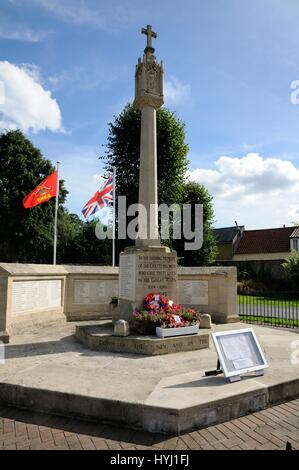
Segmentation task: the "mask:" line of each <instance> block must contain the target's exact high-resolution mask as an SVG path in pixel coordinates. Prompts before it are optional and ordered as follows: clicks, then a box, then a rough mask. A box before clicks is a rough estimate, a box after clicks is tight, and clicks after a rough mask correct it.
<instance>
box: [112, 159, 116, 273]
mask: <svg viewBox="0 0 299 470" xmlns="http://www.w3.org/2000/svg"><path fill="white" fill-rule="evenodd" d="M115 218H116V168H115V166H114V167H113V239H112V266H113V267H115V234H116V220H115Z"/></svg>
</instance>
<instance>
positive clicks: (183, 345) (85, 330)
mask: <svg viewBox="0 0 299 470" xmlns="http://www.w3.org/2000/svg"><path fill="white" fill-rule="evenodd" d="M76 338H77V339H78V341H80V342H81V343H82V344H83V345H85V346H87V347H88V348H90V349H93V350H96V351H102V352H117V353H131V354H141V355H145V356H160V355H162V354H170V353H178V352H184V351H197V350H199V349H203V348H208V347H209V339H210V335H209V330H200V331H199V333H198V334H196V335H188V336H187V335H186V336H176V337H173V338H163V339H162V338H157V337H155V336H141V335H136V334H131V335H130V336H127V337H125V338H124V337H119V336H113V325H112V323H111V322H107V323H104V324H102V325H99V324H91V325H87V326H86V325H84V326H81V325H78V326H77V327H76Z"/></svg>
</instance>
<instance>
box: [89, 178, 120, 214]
mask: <svg viewBox="0 0 299 470" xmlns="http://www.w3.org/2000/svg"><path fill="white" fill-rule="evenodd" d="M111 202H113V176H109V178H108V179H107V181H106V183H105V184H104V186H103V187H102V189H100V190H99V191H97V192H96V193H95V195H94V196H93V197H92V198H91V199H90V200H89V201H88V202H87V204H85V206H84V207H83V209H82V213H83V215H84V217H85V219H87V218H88V217H89V216H90V215H93V214H95V213H96V212H97V211H98V210H100V209H102V208H103V207H108V206H109V205H110V204H111Z"/></svg>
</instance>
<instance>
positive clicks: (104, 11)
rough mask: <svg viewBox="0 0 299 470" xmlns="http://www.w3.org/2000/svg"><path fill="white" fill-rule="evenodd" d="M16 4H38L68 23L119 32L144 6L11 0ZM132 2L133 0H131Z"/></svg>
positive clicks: (115, 1)
mask: <svg viewBox="0 0 299 470" xmlns="http://www.w3.org/2000/svg"><path fill="white" fill-rule="evenodd" d="M10 2H11V3H12V4H14V5H17V6H18V5H21V6H22V7H23V8H24V4H25V5H26V3H27V5H29V6H32V5H33V6H37V7H39V8H42V9H43V10H45V11H46V12H48V13H50V14H52V15H53V16H55V17H56V18H58V19H59V20H61V21H64V22H66V23H72V24H77V25H79V26H80V25H86V26H90V27H94V28H96V29H101V30H103V31H109V32H112V33H116V32H118V31H119V30H120V29H123V28H124V27H126V26H127V25H128V24H132V23H133V21H134V22H135V21H136V18H138V17H139V16H140V15H142V13H143V12H142V7H141V6H140V5H139V4H138V2H136V3H135V5H134V8H131V9H130V8H128V6H127V5H126V4H125V3H123V2H120V1H119V0H110V1H109V2H99V1H98V0H89V1H88V2H86V1H85V0H10ZM130 2H132V0H130Z"/></svg>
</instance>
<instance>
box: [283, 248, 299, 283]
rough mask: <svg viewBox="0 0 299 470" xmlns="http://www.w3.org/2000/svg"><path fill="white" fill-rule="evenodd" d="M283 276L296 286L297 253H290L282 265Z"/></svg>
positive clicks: (298, 280)
mask: <svg viewBox="0 0 299 470" xmlns="http://www.w3.org/2000/svg"><path fill="white" fill-rule="evenodd" d="M282 267H283V269H284V272H285V275H286V277H287V278H288V279H290V280H291V281H293V282H294V283H296V284H297V285H298V282H299V253H298V252H297V251H292V253H291V254H290V255H289V257H288V258H287V259H286V261H285V262H284V263H283V264H282Z"/></svg>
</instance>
